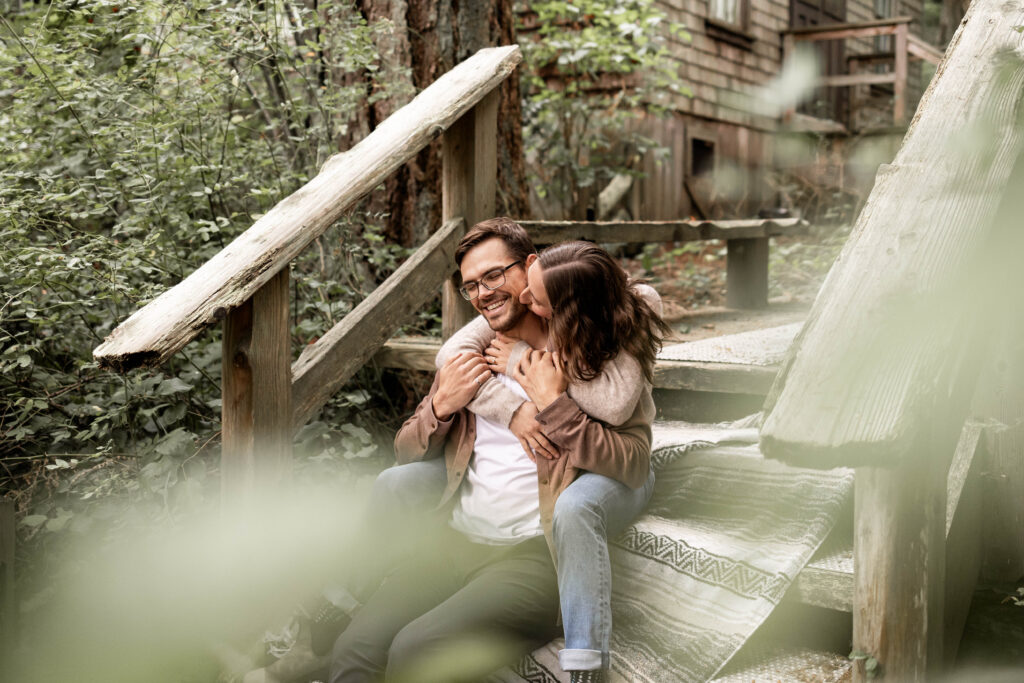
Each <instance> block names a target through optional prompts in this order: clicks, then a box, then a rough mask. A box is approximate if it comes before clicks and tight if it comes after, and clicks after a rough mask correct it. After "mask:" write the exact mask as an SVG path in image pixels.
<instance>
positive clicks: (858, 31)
mask: <svg viewBox="0 0 1024 683" xmlns="http://www.w3.org/2000/svg"><path fill="white" fill-rule="evenodd" d="M913 20H914V18H913V17H909V16H902V17H889V18H884V19H873V20H871V21H858V22H855V23H848V24H821V25H818V26H798V27H794V28H789V29H786V30H785V31H782V34H783V36H792V37H793V39H794V40H797V41H800V40H838V39H840V38H869V37H871V36H882V35H889V34H892V33H895V32H896V27H897V26H899V25H900V24H909V23H910V22H912V21H913ZM879 31H881V32H879ZM833 34H841V35H835V36H833Z"/></svg>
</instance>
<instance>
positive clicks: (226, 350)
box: [220, 268, 292, 506]
mask: <svg viewBox="0 0 1024 683" xmlns="http://www.w3.org/2000/svg"><path fill="white" fill-rule="evenodd" d="M288 301H289V296H288V269H287V268H286V269H284V270H282V271H280V272H279V273H278V274H277V275H275V276H274V277H273V278H272V279H271V280H270V281H269V282H267V283H266V284H265V285H263V286H262V287H260V289H259V290H258V291H257V292H256V294H255V295H253V298H252V299H250V300H249V301H247V302H245V303H244V304H242V305H241V306H238V307H237V308H235V309H234V310H232V311H231V313H229V314H228V317H227V319H226V320H225V321H224V339H223V344H222V351H221V368H222V370H221V373H222V375H221V376H222V382H221V391H222V395H223V399H222V403H221V424H222V433H221V441H222V443H221V460H220V474H221V501H222V503H223V504H225V505H229V506H230V505H235V504H244V503H254V502H257V501H258V500H259V495H258V494H259V492H260V491H266V490H267V489H268V487H272V486H276V485H279V484H280V483H281V482H282V481H283V480H285V479H286V478H287V477H288V476H289V475H290V472H291V460H292V438H291V437H292V431H291V417H292V411H291V360H292V354H291V326H290V325H289V321H288Z"/></svg>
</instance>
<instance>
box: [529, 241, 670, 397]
mask: <svg viewBox="0 0 1024 683" xmlns="http://www.w3.org/2000/svg"><path fill="white" fill-rule="evenodd" d="M539 261H540V266H541V276H542V277H543V279H544V288H545V289H546V290H547V295H548V300H549V301H550V303H551V311H552V315H551V321H550V323H549V327H548V334H549V337H550V338H551V341H552V343H553V345H554V346H555V350H556V351H558V353H559V356H560V357H561V359H562V363H563V365H564V366H565V373H566V375H567V376H568V377H569V378H570V380H572V381H586V380H590V379H593V378H594V377H596V376H597V375H598V374H600V372H601V368H602V367H603V366H604V363H605V361H609V360H611V359H612V358H614V357H615V356H617V355H618V354H619V353H620V352H621V351H625V352H627V353H630V354H632V355H633V357H634V358H636V359H637V360H638V361H639V362H640V367H641V368H643V372H644V377H645V378H646V379H647V381H648V382H652V383H653V375H654V357H655V355H656V354H657V353H658V350H659V349H660V348H661V343H662V339H664V338H665V336H667V335H668V333H669V332H670V328H669V326H668V325H666V324H665V322H664V321H663V320H662V319H661V317H660V316H659V315H658V314H657V313H656V312H655V311H653V310H652V309H651V307H650V306H648V305H647V302H646V301H644V299H643V297H641V296H640V295H639V294H637V293H636V292H635V291H633V288H632V287H631V284H632V283H631V282H630V280H629V278H628V277H627V276H626V272H625V271H624V270H623V269H622V268H621V267H620V266H619V264H618V263H616V262H615V260H614V259H613V258H612V257H611V256H610V255H609V254H608V252H606V251H605V250H604V249H602V248H601V247H599V246H597V245H595V244H591V243H590V242H563V243H561V244H556V245H554V246H551V247H548V248H547V249H545V250H544V251H542V252H541V253H540V259H539Z"/></svg>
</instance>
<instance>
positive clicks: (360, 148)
mask: <svg viewBox="0 0 1024 683" xmlns="http://www.w3.org/2000/svg"><path fill="white" fill-rule="evenodd" d="M521 59H522V57H521V54H520V50H519V48H518V46H509V47H498V48H488V49H484V50H481V51H479V52H478V53H477V54H476V55H474V56H473V57H471V58H469V59H467V60H466V61H464V62H462V63H461V64H459V65H458V66H456V67H455V68H454V69H452V70H451V71H449V72H448V73H446V74H445V75H444V76H442V77H440V78H439V79H438V80H437V81H436V82H434V83H433V84H432V85H430V86H429V87H428V88H426V89H425V90H424V91H423V92H422V93H420V95H419V96H417V97H416V98H415V99H414V100H413V101H412V102H410V103H409V104H407V105H406V106H405V107H403V108H402V109H400V110H399V111H398V112H396V113H395V114H394V115H392V116H391V117H389V118H388V119H387V120H386V121H384V122H383V123H382V124H381V125H380V126H379V127H378V128H377V129H376V130H374V131H373V132H372V133H371V134H370V135H368V136H367V137H366V138H365V139H364V140H362V141H361V142H360V143H359V144H357V145H356V146H355V147H353V148H352V149H351V150H349V151H347V152H344V153H341V154H337V155H335V156H333V157H331V158H330V159H328V160H327V162H326V163H325V164H324V165H323V168H322V169H321V170H320V173H319V174H318V175H317V176H316V177H315V178H313V179H312V180H311V181H309V182H308V183H307V184H306V185H305V186H303V187H302V188H301V189H299V190H298V191H296V192H295V193H293V194H292V195H290V196H289V197H287V198H286V199H284V200H282V201H281V202H280V203H279V204H277V206H275V207H274V208H273V209H272V210H271V211H269V212H268V213H267V214H266V215H264V216H263V217H262V218H261V219H259V220H258V221H257V222H256V223H255V224H253V226H252V227H250V228H249V229H248V230H246V231H245V232H244V233H242V235H240V236H239V237H238V238H236V239H235V240H234V241H233V242H231V244H229V245H228V246H227V247H225V248H224V249H223V250H221V251H220V252H219V253H218V254H217V255H215V256H214V257H213V258H211V259H210V260H209V261H207V262H206V263H205V264H203V265H202V266H200V267H199V268H198V269H197V270H196V271H195V272H194V273H192V274H191V275H189V276H188V277H187V278H185V279H184V280H183V281H182V282H180V283H179V284H178V285H176V286H175V287H173V288H172V289H170V290H168V291H166V292H164V293H163V294H162V295H161V296H159V297H158V298H156V299H155V300H154V301H152V302H151V303H149V304H148V305H146V306H145V307H143V308H142V309H140V310H138V311H136V313H135V314H134V315H132V316H131V317H130V318H128V320H126V321H125V322H123V323H122V324H121V325H119V326H118V327H117V328H116V329H115V330H114V331H113V332H112V333H111V334H110V336H109V337H107V339H106V340H105V341H104V342H103V343H102V344H101V345H100V346H99V347H97V348H96V349H95V350H94V352H93V355H94V357H95V358H96V359H97V360H98V361H99V362H100V364H101V365H104V366H106V367H111V368H115V369H118V370H127V369H130V368H134V367H139V366H143V365H158V364H160V363H162V362H164V361H165V360H167V359H168V358H169V357H170V356H172V355H173V354H174V353H176V352H177V351H179V350H180V349H181V348H182V347H184V346H185V345H186V344H187V343H189V342H190V341H192V340H193V339H195V338H196V337H198V336H199V335H200V334H201V333H203V331H205V330H206V329H207V328H210V327H214V326H216V325H220V324H222V325H223V326H224V337H223V339H224V341H223V349H222V361H221V362H222V368H223V378H222V387H221V390H222V394H223V405H222V410H221V418H222V426H223V431H222V455H221V479H222V497H223V498H224V500H225V501H226V502H230V501H233V500H238V499H241V498H246V497H248V495H249V494H250V493H251V492H252V491H254V490H255V489H256V488H258V485H262V484H272V483H273V482H276V481H279V480H281V479H282V478H285V477H287V474H288V471H289V470H290V466H291V465H290V463H291V450H292V437H293V434H294V430H295V429H297V428H298V427H299V426H301V425H302V424H304V423H305V422H306V421H307V420H309V418H310V417H311V416H312V415H313V414H314V413H315V412H316V411H317V410H318V409H319V408H320V407H321V406H322V405H323V404H324V403H325V402H326V401H327V400H328V399H329V398H330V396H331V395H332V394H333V393H334V392H335V391H336V390H337V389H338V388H340V387H341V386H342V385H343V384H344V383H345V382H346V381H347V380H348V379H349V378H350V377H351V376H352V374H353V373H355V371H356V370H357V369H358V368H359V367H360V366H362V365H363V364H364V363H366V362H367V361H368V360H369V359H370V357H371V356H372V355H373V354H374V353H375V352H376V351H377V349H379V348H380V346H381V345H382V344H383V343H384V342H385V341H386V340H387V339H388V338H389V337H391V335H393V334H394V332H395V331H396V330H397V329H398V327H399V325H401V324H402V322H403V320H404V318H405V317H406V315H408V314H409V313H411V312H413V311H415V310H417V309H419V308H421V307H422V306H423V305H424V304H425V303H426V302H427V301H429V300H430V299H431V298H432V297H433V296H434V295H435V293H436V291H437V289H436V288H437V286H438V285H439V284H440V283H441V282H445V284H444V326H445V329H446V330H452V329H457V328H458V327H459V326H461V325H462V324H464V322H465V321H466V320H467V319H468V317H469V314H468V312H467V310H466V307H465V305H464V302H463V301H462V299H461V298H460V297H458V295H457V294H456V293H455V288H454V285H453V283H452V282H451V281H450V279H448V278H449V276H450V275H451V274H452V272H453V270H454V262H453V259H452V254H453V252H454V249H455V245H456V244H457V243H458V240H459V239H460V238H461V236H462V234H463V232H464V230H465V225H466V224H471V223H474V222H476V221H479V220H483V219H484V218H487V217H490V216H491V215H493V213H494V197H495V183H496V174H497V155H496V145H497V112H498V101H499V100H498V98H499V93H498V92H497V90H496V88H497V87H498V86H499V85H500V84H501V82H502V81H504V80H505V79H506V78H507V77H508V76H509V74H510V73H512V70H513V69H515V67H516V66H517V65H518V64H519V62H520V61H521ZM441 135H444V140H443V145H442V161H443V168H444V177H443V188H442V219H443V221H444V224H443V225H442V227H441V228H440V229H439V230H438V231H437V232H436V233H435V234H434V235H433V236H432V237H431V238H430V239H429V240H428V241H427V242H426V243H425V244H424V245H423V246H422V247H421V248H420V249H419V251H417V253H416V254H415V255H414V256H413V257H411V258H410V259H409V260H408V261H407V262H406V263H404V264H403V265H402V266H401V267H399V268H398V270H397V271H396V272H395V273H393V274H392V275H391V277H389V278H388V279H387V281H385V282H384V283H383V284H382V285H381V286H380V287H379V288H378V289H377V290H376V291H375V292H374V293H373V294H371V295H370V296H369V297H368V298H367V299H366V300H365V301H363V302H362V303H361V304H360V305H359V306H357V307H356V308H355V309H354V310H353V311H352V312H351V313H350V314H349V315H347V316H346V317H345V318H344V320H342V321H341V322H340V323H338V324H337V325H336V326H335V327H334V328H332V329H331V330H330V331H328V332H327V333H326V334H324V335H323V336H322V337H321V338H320V339H319V340H318V341H317V342H316V343H314V344H312V345H310V346H308V347H306V348H305V349H303V351H302V354H301V355H300V356H299V358H298V360H296V361H295V362H294V363H292V360H291V359H292V349H291V337H290V329H289V321H288V310H289V293H288V264H289V263H290V262H291V260H292V259H294V258H295V257H296V256H297V255H298V254H299V253H300V252H301V251H302V250H303V249H304V248H305V247H306V246H307V245H308V244H309V243H310V242H312V241H313V240H314V239H316V238H317V237H318V236H319V235H321V234H323V232H324V231H325V230H326V229H327V228H328V227H329V226H330V225H331V224H332V223H333V222H334V221H336V220H337V219H338V218H340V217H341V216H342V214H343V213H344V212H345V211H346V210H348V209H349V208H350V207H352V206H353V205H354V204H355V203H356V202H357V201H358V200H359V199H360V198H361V197H362V196H364V195H365V194H367V193H368V192H370V191H371V190H372V189H373V188H374V187H376V186H377V185H378V184H379V183H380V182H381V181H382V180H384V179H385V178H386V177H387V176H388V175H390V174H391V173H393V172H394V171H395V170H396V169H398V168H399V167H400V166H401V165H402V164H404V163H405V162H406V161H408V160H409V159H411V158H412V157H413V156H414V155H415V154H417V153H418V152H419V151H420V150H422V149H423V148H424V147H426V146H427V145H428V144H429V143H430V142H431V141H432V140H434V139H435V138H437V137H438V136H441ZM446 280H447V281H446ZM257 444H258V448H256V445H257Z"/></svg>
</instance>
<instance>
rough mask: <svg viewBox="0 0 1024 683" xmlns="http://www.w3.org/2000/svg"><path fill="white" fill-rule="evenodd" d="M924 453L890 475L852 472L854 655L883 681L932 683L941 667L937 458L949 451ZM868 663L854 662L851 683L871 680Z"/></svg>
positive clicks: (879, 470)
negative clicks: (872, 663)
mask: <svg viewBox="0 0 1024 683" xmlns="http://www.w3.org/2000/svg"><path fill="white" fill-rule="evenodd" d="M936 442H938V440H937V439H935V440H933V443H935V445H936V446H938V443H936ZM930 445H931V444H928V445H926V444H920V447H919V449H918V450H917V452H916V453H914V454H913V455H910V456H908V457H905V458H904V459H902V460H901V461H900V462H899V463H898V464H897V465H895V466H894V467H880V466H879V467H861V468H858V469H857V470H856V479H857V483H856V486H855V487H854V547H853V553H854V560H853V561H854V588H853V649H854V652H857V653H863V654H864V655H866V656H869V657H873V658H874V659H875V660H876V661H877V662H878V667H879V670H878V671H876V672H875V673H881V674H882V675H883V676H884V679H885V680H887V681H888V680H891V681H908V682H910V681H924V680H926V679H928V678H935V677H937V676H938V675H939V674H940V673H941V671H942V667H943V663H944V662H943V659H944V657H943V652H942V648H943V640H944V638H943V624H944V617H943V613H944V603H945V568H946V479H947V473H948V464H949V459H948V458H945V457H942V456H945V455H946V454H947V453H948V454H952V450H953V448H952V447H951V446H950V445H949V444H948V443H946V444H943V445H942V446H941V447H942V448H943V451H936V450H933V448H932V447H929V446H930ZM947 447H948V451H947V450H946V448H947ZM936 456H938V457H936ZM943 465H946V466H943ZM866 663H867V662H866V660H864V659H861V660H858V661H857V662H856V666H855V667H854V675H853V680H854V682H855V683H864V682H865V681H867V680H870V679H871V678H872V673H871V672H869V671H867V669H866Z"/></svg>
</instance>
